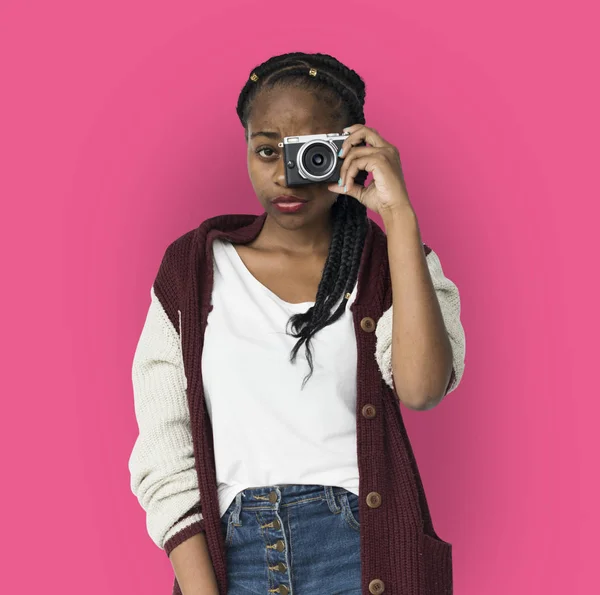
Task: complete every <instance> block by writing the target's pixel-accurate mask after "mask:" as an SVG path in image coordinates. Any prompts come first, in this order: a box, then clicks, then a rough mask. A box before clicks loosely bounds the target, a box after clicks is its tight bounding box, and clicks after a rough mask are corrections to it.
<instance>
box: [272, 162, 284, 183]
mask: <svg viewBox="0 0 600 595" xmlns="http://www.w3.org/2000/svg"><path fill="white" fill-rule="evenodd" d="M273 175H274V176H275V180H274V182H275V184H277V185H278V186H283V187H287V184H286V182H285V161H284V160H283V158H281V159H279V161H278V162H277V167H276V168H275V173H274V174H273Z"/></svg>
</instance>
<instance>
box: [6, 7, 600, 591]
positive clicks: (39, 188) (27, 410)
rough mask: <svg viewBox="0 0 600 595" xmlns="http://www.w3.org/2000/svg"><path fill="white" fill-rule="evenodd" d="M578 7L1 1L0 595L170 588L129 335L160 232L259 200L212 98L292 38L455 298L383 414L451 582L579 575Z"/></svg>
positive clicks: (586, 129)
mask: <svg viewBox="0 0 600 595" xmlns="http://www.w3.org/2000/svg"><path fill="white" fill-rule="evenodd" d="M586 5H587V6H586ZM591 7H592V3H591V2H589V3H583V2H568V3H567V2H554V3H547V2H541V1H535V2H534V1H528V2H523V1H522V0H521V1H517V0H509V1H505V2H503V3H496V4H491V3H485V2H480V1H475V0H458V1H454V2H445V1H441V0H436V1H425V2H423V1H422V2H398V1H396V0H395V1H384V0H378V1H377V2H371V3H366V4H365V3H364V2H352V1H346V2H337V1H336V2H328V3H324V2H322V1H321V0H320V1H318V2H315V1H314V0H305V1H303V2H301V3H299V4H298V3H277V4H274V3H266V4H265V3H260V2H259V3H254V2H243V1H237V2H236V1H233V0H220V1H219V2H215V3H210V4H208V3H200V2H177V3H173V2H166V1H161V2H141V1H131V0H127V1H124V0H119V1H118V2H116V1H107V0H105V1H104V2H76V1H74V0H70V1H67V0H62V1H59V0H57V1H55V2H40V1H38V2H34V1H29V2H24V1H21V2H7V1H6V0H4V2H2V4H1V5H0V56H1V58H0V65H1V81H2V83H1V86H2V91H1V93H0V96H1V97H0V101H1V102H2V109H1V110H0V118H1V121H0V139H1V151H2V153H1V155H0V157H1V159H0V168H1V170H2V173H1V175H0V185H1V186H0V196H1V197H2V211H3V216H2V222H3V225H2V228H3V229H2V234H0V235H1V242H2V245H1V248H2V256H3V273H4V282H3V284H2V286H3V291H2V303H3V305H4V307H3V311H4V317H3V333H2V335H3V338H4V340H3V341H2V351H3V353H2V364H3V366H2V367H3V374H2V379H3V383H2V384H3V387H2V394H3V395H4V397H3V399H2V402H3V405H4V411H3V415H2V416H1V418H2V427H1V431H0V439H1V441H2V443H1V444H0V447H1V452H2V486H3V487H2V504H3V505H2V528H3V537H2V539H1V540H0V542H1V544H2V545H1V546H0V547H2V550H3V552H2V557H1V558H0V565H1V566H2V568H3V570H2V572H0V592H2V593H17V592H18V593H28V594H29V593H31V594H33V593H41V592H43V593H49V594H55V593H56V594H58V593H61V595H66V594H73V595H75V594H78V593H86V595H97V594H102V595H106V594H108V593H110V594H111V595H113V594H114V595H121V594H122V595H125V594H127V595H129V594H138V593H140V594H141V593H144V594H157V595H159V594H166V593H170V589H171V585H172V576H173V575H172V570H171V566H170V562H169V561H168V559H167V557H166V556H165V555H164V553H163V552H161V550H159V549H158V548H157V547H156V546H155V545H154V544H153V543H152V542H151V540H150V538H149V536H148V535H147V533H146V527H145V516H144V513H143V511H142V509H141V508H140V506H139V504H138V502H137V500H136V499H135V497H134V496H133V494H132V493H131V492H130V488H129V473H128V469H127V460H128V457H129V454H130V451H131V448H132V446H133V442H134V440H135V437H136V435H137V425H136V421H135V417H134V411H133V396H132V385H131V362H132V357H133V351H134V349H135V345H136V343H137V340H138V337H139V333H140V331H141V325H142V324H143V321H144V319H145V315H146V311H147V308H148V306H149V301H150V286H151V284H152V281H153V279H154V275H155V273H156V271H157V268H158V264H159V262H160V258H161V256H162V254H163V251H164V249H165V247H166V246H167V244H168V243H169V242H171V241H172V240H174V239H175V238H177V237H178V236H180V235H181V234H183V233H185V232H186V231H188V230H190V229H192V228H194V227H196V226H197V225H199V224H200V222H201V221H202V220H203V219H205V218H206V217H208V216H211V215H215V214H219V213H226V212H252V213H259V212H260V207H259V204H258V201H257V199H256V197H255V196H254V194H253V191H252V187H251V185H250V182H249V180H248V176H247V170H246V154H245V144H244V139H243V133H242V128H241V126H240V124H239V121H238V120H237V116H236V114H235V105H236V102H237V98H238V93H239V91H240V90H241V88H242V86H243V84H244V82H245V80H246V77H247V76H248V73H249V71H250V69H251V68H252V67H253V66H255V65H256V64H258V63H260V62H262V61H263V60H265V59H267V58H268V57H270V56H271V55H273V54H278V53H283V52H287V51H299V50H300V51H307V52H314V51H322V52H326V53H332V54H334V55H335V56H337V57H338V58H339V59H341V60H342V61H344V62H346V63H347V64H349V65H350V66H351V67H353V68H355V69H356V70H357V71H358V72H359V73H360V74H361V75H362V76H363V77H364V78H365V80H366V82H367V104H366V117H367V124H368V125H371V126H373V127H375V128H377V129H378V130H379V131H380V132H381V134H382V135H383V136H384V137H385V138H386V139H387V140H389V141H390V142H393V143H394V144H396V146H398V148H399V149H400V154H401V157H402V162H403V166H404V171H405V175H406V180H407V185H408V190H409V195H410V197H411V201H412V203H413V205H414V207H415V209H416V211H417V215H418V217H419V222H420V226H421V232H422V235H423V239H424V241H425V242H427V243H429V244H430V245H431V246H432V247H433V249H434V250H435V251H436V252H437V253H438V255H439V256H440V258H441V261H442V265H443V267H444V271H445V273H446V275H447V276H448V277H450V278H451V279H453V280H454V282H455V283H456V284H457V285H458V287H459V290H460V294H461V302H462V321H463V325H464V328H465V332H466V335H467V364H466V371H465V376H464V378H463V381H462V383H461V385H460V387H459V388H458V389H457V390H456V391H455V392H454V393H452V394H451V395H450V396H449V397H448V398H447V400H445V401H444V402H443V403H442V404H441V405H440V406H439V407H437V408H435V409H434V410H431V411H429V412H414V411H410V410H408V409H406V408H403V411H404V416H405V420H406V424H407V427H408V431H409V434H410V436H411V440H412V442H413V447H414V449H415V451H416V455H417V460H418V463H419V467H420V470H421V473H422V475H423V480H424V483H425V488H426V490H427V495H428V499H429V502H430V506H431V510H432V514H433V518H434V525H435V527H436V529H437V531H438V533H439V534H440V536H441V537H442V538H443V539H446V540H448V541H450V542H451V543H452V544H453V548H454V549H453V556H454V573H455V592H456V593H457V594H460V595H463V594H464V595H471V594H472V595H480V594H482V593H485V594H486V595H496V594H498V595H500V594H502V595H504V594H506V593H511V594H518V595H520V594H527V595H532V594H538V593H539V594H542V593H543V594H544V595H549V594H564V593H569V594H584V593H585V594H587V593H591V592H597V588H598V587H597V583H598V581H597V578H596V577H597V566H598V554H599V547H598V537H597V532H598V520H599V515H598V506H597V502H598V501H599V498H598V490H597V476H598V461H597V454H598V452H599V448H598V447H599V444H598V438H597V437H598V433H599V432H598V430H597V425H598V422H597V420H598V413H599V407H598V389H597V387H598V381H597V377H595V372H597V371H598V362H597V356H598V352H599V349H598V326H597V323H598V306H597V303H598V296H597V290H598V269H599V266H598V258H597V257H598V250H597V244H596V241H595V240H596V239H597V235H598V231H597V225H598V207H597V204H598V202H597V201H598V198H599V195H598V150H597V146H598V136H599V135H598V133H599V126H598V123H599V122H598V120H599V118H598V115H597V114H598V111H597V107H598V105H600V98H599V93H598V82H597V81H598V76H597V66H598V61H597V57H598V50H599V48H598V46H597V45H596V46H595V45H594V43H593V41H592V40H593V39H594V37H595V36H596V33H597V31H596V28H595V23H597V17H598V15H597V14H593V9H592V8H591ZM594 73H595V74H594ZM375 219H376V220H377V217H375Z"/></svg>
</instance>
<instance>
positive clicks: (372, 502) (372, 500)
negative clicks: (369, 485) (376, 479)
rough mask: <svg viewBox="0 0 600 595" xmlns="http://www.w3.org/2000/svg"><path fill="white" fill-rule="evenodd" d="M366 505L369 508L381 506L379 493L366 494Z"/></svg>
mask: <svg viewBox="0 0 600 595" xmlns="http://www.w3.org/2000/svg"><path fill="white" fill-rule="evenodd" d="M367 506H368V507H369V508H379V507H380V506H381V495H380V494H378V493H377V492H369V493H368V494H367Z"/></svg>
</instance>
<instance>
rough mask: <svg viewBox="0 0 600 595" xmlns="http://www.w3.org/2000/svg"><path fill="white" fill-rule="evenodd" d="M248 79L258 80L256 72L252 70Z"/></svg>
mask: <svg viewBox="0 0 600 595" xmlns="http://www.w3.org/2000/svg"><path fill="white" fill-rule="evenodd" d="M250 80H251V81H254V82H256V81H257V80H258V74H256V72H253V73H252V76H251V77H250Z"/></svg>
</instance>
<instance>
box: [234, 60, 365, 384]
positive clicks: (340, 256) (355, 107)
mask: <svg viewBox="0 0 600 595" xmlns="http://www.w3.org/2000/svg"><path fill="white" fill-rule="evenodd" d="M315 70H316V76H315ZM251 72H252V74H251V76H250V77H249V78H248V80H247V82H246V85H245V86H244V88H243V89H242V91H241V93H240V96H239V99H238V104H237V114H238V117H239V118H240V121H241V123H242V125H243V126H244V130H245V137H246V142H248V119H249V117H250V113H251V110H252V104H253V101H254V99H255V98H256V96H257V95H258V94H259V92H260V91H262V90H263V89H271V88H273V87H275V86H278V85H279V86H284V87H285V86H293V87H297V88H301V89H304V90H307V91H309V92H310V93H312V94H313V96H314V97H315V98H316V99H318V100H320V101H322V102H323V103H324V105H326V106H327V107H328V108H329V109H330V110H331V113H332V116H333V117H334V118H336V119H339V120H341V121H343V122H345V124H344V127H345V126H350V125H352V124H364V123H365V116H364V111H363V106H364V102H365V83H364V81H363V80H362V79H361V77H360V76H359V75H358V74H357V73H356V72H355V71H354V70H352V69H350V68H348V67H347V66H345V65H344V64H342V63H341V62H339V61H338V60H337V59H336V58H334V57H333V56H329V55H327V54H320V53H316V54H305V53H302V52H293V53H288V54H282V55H279V56H273V57H272V58H270V59H269V60H267V61H266V62H263V63H262V64H260V65H259V66H256V67H255V68H253V69H252V71H251ZM367 175H368V172H366V171H359V172H358V175H357V176H356V177H355V179H354V183H355V184H359V185H361V186H364V183H365V180H366V178H367ZM331 216H332V228H333V229H332V238H331V245H330V247H329V254H328V256H327V260H326V262H325V267H324V270H323V275H322V277H321V281H320V283H319V287H318V289H317V296H316V301H315V304H314V305H313V306H312V307H311V308H310V309H309V310H308V311H307V312H305V313H298V314H294V315H293V316H292V317H291V318H290V320H289V321H288V326H289V325H291V326H292V328H293V329H294V330H293V332H292V333H288V334H290V335H291V336H293V337H296V338H298V339H299V340H298V342H297V343H296V345H295V346H294V348H293V350H292V352H291V354H290V361H291V362H292V363H294V362H295V360H296V355H297V353H298V350H299V349H300V347H301V346H302V345H303V344H304V343H305V344H306V359H307V361H308V364H309V366H310V373H309V374H308V375H307V376H306V377H305V378H304V381H303V383H302V388H304V385H305V384H306V382H307V381H308V379H309V378H310V377H311V376H312V374H313V369H314V366H313V358H312V352H311V348H310V340H311V338H312V337H313V335H314V334H315V333H316V332H317V331H319V330H321V329H322V328H324V327H326V326H329V325H330V324H332V323H333V322H335V321H336V320H337V319H338V318H340V316H341V315H342V314H343V313H344V310H345V309H346V303H347V301H348V298H349V297H350V294H351V293H352V291H353V289H354V286H355V284H356V280H357V277H358V269H359V265H360V260H361V256H362V251H363V246H364V241H365V237H366V231H367V224H368V221H367V209H366V207H365V206H364V205H363V204H361V203H360V202H359V201H358V200H356V199H355V198H353V197H351V196H348V195H345V194H340V195H338V198H337V201H336V202H335V203H334V205H333V207H332V209H331ZM340 298H342V300H341V303H340V304H339V305H338V306H337V308H336V309H335V310H334V311H333V312H332V311H331V310H332V308H333V307H334V306H335V305H336V304H337V303H338V301H339V300H340Z"/></svg>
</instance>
